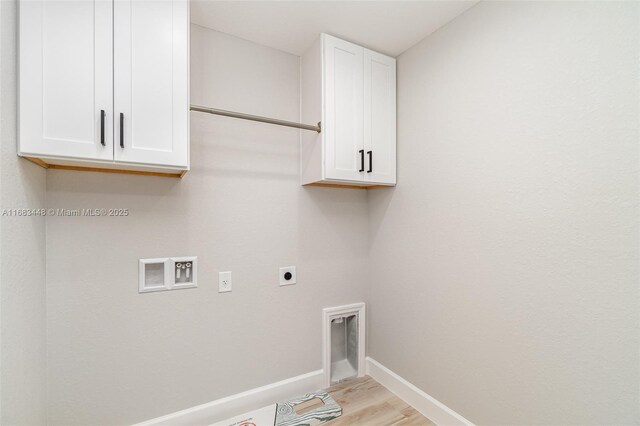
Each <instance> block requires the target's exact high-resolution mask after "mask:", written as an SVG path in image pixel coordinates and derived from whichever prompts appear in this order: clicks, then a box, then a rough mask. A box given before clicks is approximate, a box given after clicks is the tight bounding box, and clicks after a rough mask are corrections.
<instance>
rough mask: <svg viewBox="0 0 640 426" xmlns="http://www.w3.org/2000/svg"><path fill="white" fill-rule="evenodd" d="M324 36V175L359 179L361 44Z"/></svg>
mask: <svg viewBox="0 0 640 426" xmlns="http://www.w3.org/2000/svg"><path fill="white" fill-rule="evenodd" d="M323 37H324V39H323V40H324V45H323V50H324V61H325V62H324V73H325V74H324V78H325V87H324V91H325V106H324V108H325V111H324V123H322V124H323V126H322V127H323V132H325V135H324V137H325V160H324V161H325V178H327V179H340V180H349V181H362V180H363V176H364V174H363V173H362V172H360V169H361V155H360V153H359V151H360V150H362V149H364V147H363V136H362V114H363V96H362V84H363V81H362V76H363V74H362V66H363V65H362V60H363V48H362V47H360V46H356V45H354V44H352V43H348V42H346V41H343V40H339V39H337V38H334V37H331V36H327V35H324V36H323Z"/></svg>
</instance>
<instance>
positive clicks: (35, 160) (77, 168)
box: [22, 157, 189, 179]
mask: <svg viewBox="0 0 640 426" xmlns="http://www.w3.org/2000/svg"><path fill="white" fill-rule="evenodd" d="M22 158H24V159H26V160H29V161H31V162H32V163H35V164H37V165H38V166H40V167H43V168H45V169H54V170H74V171H79V172H96V173H115V174H124V175H141V176H157V177H169V178H178V179H180V178H182V177H183V176H184V175H185V174H186V173H187V172H188V171H189V170H176V171H175V172H174V173H169V172H151V171H145V170H124V169H107V168H102V167H84V166H67V165H61V164H49V163H47V162H45V161H43V160H42V159H40V158H35V157H22Z"/></svg>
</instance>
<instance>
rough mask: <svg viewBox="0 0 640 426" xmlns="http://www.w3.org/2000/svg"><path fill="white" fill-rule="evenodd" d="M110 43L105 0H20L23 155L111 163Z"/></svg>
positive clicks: (108, 9)
mask: <svg viewBox="0 0 640 426" xmlns="http://www.w3.org/2000/svg"><path fill="white" fill-rule="evenodd" d="M112 40H113V38H112V3H111V1H110V0H49V1H44V0H23V1H21V2H20V107H19V108H20V153H21V154H23V155H27V156H38V155H43V156H56V157H73V158H86V159H99V160H113V145H112V142H113V133H112V122H113V121H112V120H113V105H112V104H113V101H112V99H113V85H112V81H113V63H112V52H113V45H112V43H113V41H112ZM101 111H104V121H103V119H102V113H101ZM103 128H104V130H103ZM103 135H104V137H103ZM103 140H104V145H103V144H102V143H101V142H102V141H103Z"/></svg>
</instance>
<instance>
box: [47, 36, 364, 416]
mask: <svg viewBox="0 0 640 426" xmlns="http://www.w3.org/2000/svg"><path fill="white" fill-rule="evenodd" d="M191 57H192V70H191V73H192V79H191V93H192V103H194V104H202V105H209V106H213V107H218V108H224V109H231V110H238V111H243V112H247V113H253V114H260V115H267V116H273V117H279V118H282V119H285V120H292V121H298V120H299V105H300V103H299V83H300V78H299V58H298V57H297V56H294V55H290V54H287V53H283V52H280V51H276V50H273V49H269V48H265V47H261V46H258V45H255V44H252V43H249V42H246V41H243V40H240V39H237V38H234V37H231V36H228V35H224V34H222V33H218V32H215V31H212V30H208V29H204V28H201V27H197V26H193V27H192V47H191ZM191 148H192V152H191V164H192V171H190V172H189V173H188V174H187V175H186V176H185V178H184V179H182V180H181V181H180V180H176V179H170V178H155V177H143V176H128V175H111V174H98V173H79V172H70V171H58V170H51V171H49V172H48V177H47V205H48V207H53V208H70V209H71V208H82V207H122V208H129V209H130V210H131V214H130V216H129V217H126V218H89V217H87V218H78V217H67V218H64V217H48V218H47V268H48V269H47V274H48V286H47V289H48V292H47V309H48V315H47V320H48V327H49V333H48V340H47V350H48V362H49V365H48V379H49V384H48V395H49V401H48V407H49V422H50V423H51V424H68V425H70V424H97V423H100V424H124V423H132V422H137V421H142V420H146V419H150V418H153V417H156V416H160V415H163V414H167V413H171V412H174V411H177V410H180V409H184V408H188V407H191V406H194V405H197V404H201V403H205V402H209V401H212V400H215V399H218V398H221V397H224V396H227V395H230V394H234V393H237V392H241V391H244V390H247V389H251V388H254V387H257V386H261V385H265V384H268V383H273V382H275V381H278V380H282V379H285V378H289V377H293V376H296V375H299V374H303V373H307V372H310V371H313V370H318V369H321V368H322V362H321V334H322V333H321V308H323V307H327V306H335V305H339V304H344V303H352V302H357V301H361V300H363V298H364V294H365V285H366V280H365V272H364V271H366V267H367V236H368V215H367V195H366V192H365V191H358V190H340V189H332V188H303V187H301V186H300V185H299V173H298V169H299V160H298V158H299V133H298V130H295V129H289V128H283V127H278V126H272V125H267V124H261V123H253V122H248V121H243V120H236V119H232V118H225V117H215V116H211V115H204V114H201V113H191ZM181 255H196V256H198V266H199V271H198V280H199V288H198V289H193V290H179V291H173V292H162V293H147V294H142V295H140V294H138V290H137V288H138V283H137V276H138V275H137V272H138V259H139V258H148V257H160V256H181ZM288 265H296V266H297V268H298V269H297V273H298V284H297V285H295V286H288V287H282V288H280V287H278V268H279V267H280V266H288ZM226 270H232V271H233V287H234V290H233V292H232V293H227V294H218V293H217V280H218V276H217V274H218V271H226Z"/></svg>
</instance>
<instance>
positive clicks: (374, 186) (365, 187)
mask: <svg viewBox="0 0 640 426" xmlns="http://www.w3.org/2000/svg"><path fill="white" fill-rule="evenodd" d="M302 186H319V187H325V188H343V189H376V188H393V187H394V186H395V184H394V185H368V186H367V185H348V184H339V183H325V182H314V183H305V184H303V185H302Z"/></svg>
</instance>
